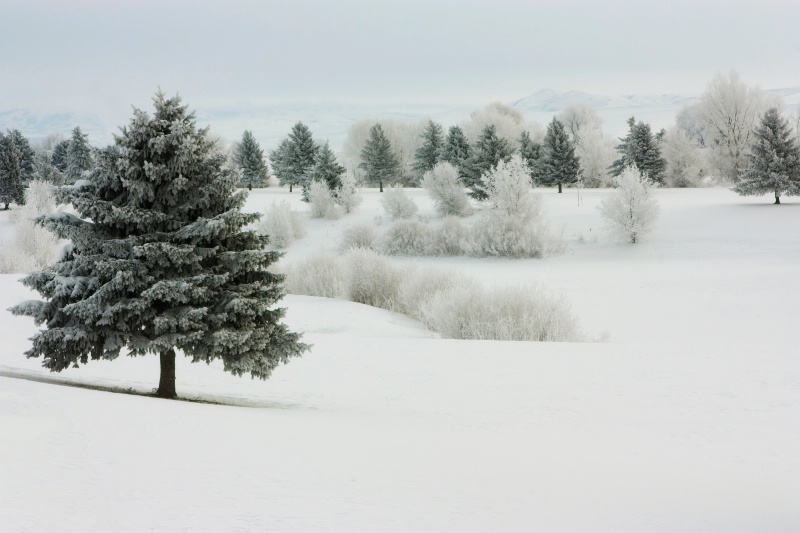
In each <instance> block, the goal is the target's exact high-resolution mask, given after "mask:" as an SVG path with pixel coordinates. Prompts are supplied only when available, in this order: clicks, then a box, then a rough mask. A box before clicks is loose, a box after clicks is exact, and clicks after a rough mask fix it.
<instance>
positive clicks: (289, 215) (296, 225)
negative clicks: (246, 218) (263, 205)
mask: <svg viewBox="0 0 800 533" xmlns="http://www.w3.org/2000/svg"><path fill="white" fill-rule="evenodd" d="M258 232H259V233H261V234H262V235H268V236H269V238H270V243H271V244H272V245H274V246H275V247H277V248H286V247H287V246H289V245H290V244H292V242H294V240H295V239H300V238H302V237H305V235H306V230H305V226H304V225H303V219H301V218H300V215H299V214H298V213H295V212H294V211H292V210H291V209H290V208H289V202H287V201H285V200H284V201H282V202H281V203H279V204H275V203H274V202H273V204H272V208H271V209H270V210H269V211H267V212H265V213H264V216H263V217H262V218H261V222H260V223H259V225H258Z"/></svg>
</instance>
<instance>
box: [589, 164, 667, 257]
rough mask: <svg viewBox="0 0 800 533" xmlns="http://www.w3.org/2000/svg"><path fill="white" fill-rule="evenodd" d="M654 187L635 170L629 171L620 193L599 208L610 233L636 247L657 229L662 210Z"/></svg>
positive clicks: (621, 179) (622, 178)
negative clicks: (650, 232)
mask: <svg viewBox="0 0 800 533" xmlns="http://www.w3.org/2000/svg"><path fill="white" fill-rule="evenodd" d="M653 187H654V186H653V185H652V183H651V182H650V180H649V179H647V177H646V176H641V175H640V174H639V171H638V170H637V169H636V168H635V167H628V168H626V169H625V170H624V171H623V172H622V174H620V175H619V176H618V177H617V189H616V190H615V191H614V192H613V193H612V195H611V196H609V197H608V198H606V199H605V200H603V201H602V202H601V203H600V205H599V206H598V209H599V210H600V214H601V215H602V216H603V220H604V221H605V223H606V229H607V230H608V231H609V232H610V233H611V234H612V235H614V236H615V237H616V238H617V239H619V240H620V241H622V242H629V243H631V244H636V243H637V242H639V241H640V240H641V238H642V236H643V235H645V234H646V233H648V232H649V231H651V230H652V229H653V227H654V226H655V222H656V219H657V218H658V211H659V208H658V202H656V200H655V198H653Z"/></svg>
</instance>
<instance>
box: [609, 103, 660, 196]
mask: <svg viewBox="0 0 800 533" xmlns="http://www.w3.org/2000/svg"><path fill="white" fill-rule="evenodd" d="M660 135H661V136H662V137H663V133H661V134H660ZM620 141H621V142H620V144H619V145H617V152H619V153H620V158H619V159H617V160H616V161H614V162H613V163H611V167H610V168H609V171H610V173H611V175H612V176H619V175H620V174H622V173H623V172H624V171H625V170H627V169H628V167H630V166H635V167H636V168H637V169H638V170H639V172H641V173H642V175H645V176H647V178H648V179H649V180H650V181H652V182H653V183H656V184H659V185H664V170H665V169H666V166H667V162H666V161H665V160H664V158H663V157H661V146H660V143H659V142H658V139H657V138H656V136H655V135H653V133H652V131H650V124H646V123H644V122H642V121H639V122H638V123H637V122H636V119H635V118H634V117H631V118H629V119H628V135H626V136H625V137H624V138H621V139H620Z"/></svg>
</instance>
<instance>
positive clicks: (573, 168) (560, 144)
mask: <svg viewBox="0 0 800 533" xmlns="http://www.w3.org/2000/svg"><path fill="white" fill-rule="evenodd" d="M579 171H580V160H579V158H578V156H576V155H575V147H574V146H573V145H572V142H571V141H570V140H569V135H567V132H566V130H565V129H564V125H563V124H562V123H561V121H560V120H558V119H557V118H555V117H553V120H552V122H550V124H548V125H547V133H546V134H545V136H544V142H543V146H542V154H541V157H540V158H539V161H538V163H537V164H536V166H535V167H534V175H535V178H536V179H535V181H536V182H537V183H538V184H539V185H548V186H555V185H557V186H558V192H561V190H562V189H561V187H562V185H568V184H570V183H575V182H577V181H578V172H579Z"/></svg>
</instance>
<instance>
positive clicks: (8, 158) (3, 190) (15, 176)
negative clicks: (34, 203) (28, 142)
mask: <svg viewBox="0 0 800 533" xmlns="http://www.w3.org/2000/svg"><path fill="white" fill-rule="evenodd" d="M21 160H22V154H21V153H20V150H19V148H18V146H17V144H16V143H15V142H14V138H13V137H12V136H11V135H4V134H3V132H0V203H2V204H4V205H5V209H6V210H8V206H9V205H11V203H12V202H14V203H16V204H17V205H22V204H24V203H25V190H24V188H23V185H22V168H21V166H20V163H21Z"/></svg>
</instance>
